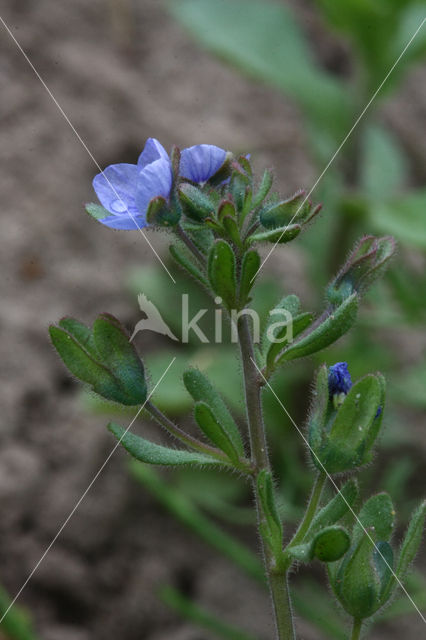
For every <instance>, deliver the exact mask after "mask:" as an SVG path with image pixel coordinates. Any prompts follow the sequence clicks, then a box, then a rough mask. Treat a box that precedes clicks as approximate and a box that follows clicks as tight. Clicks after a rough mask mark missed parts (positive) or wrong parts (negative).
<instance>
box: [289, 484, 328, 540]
mask: <svg viewBox="0 0 426 640" xmlns="http://www.w3.org/2000/svg"><path fill="white" fill-rule="evenodd" d="M326 479H327V476H326V474H325V473H324V472H320V473H318V475H317V477H316V479H315V482H314V486H313V488H312V493H311V497H310V498H309V503H308V508H307V509H306V511H305V515H304V516H303V520H302V522H301V523H300V525H299V528H298V530H297V531H296V533H295V535H294V537H293V539H292V541H291V542H290V545H296V544H299V543H300V542H303V538H304V537H305V535H306V533H307V531H308V529H309V527H310V526H311V523H312V520H313V519H314V517H315V514H316V511H317V508H318V504H319V501H320V499H321V494H322V490H323V488H324V484H325V481H326ZM290 545H289V546H290Z"/></svg>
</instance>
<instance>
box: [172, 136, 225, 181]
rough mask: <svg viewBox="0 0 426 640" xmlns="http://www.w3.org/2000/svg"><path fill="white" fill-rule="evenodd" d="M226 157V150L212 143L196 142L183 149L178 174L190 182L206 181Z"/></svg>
mask: <svg viewBox="0 0 426 640" xmlns="http://www.w3.org/2000/svg"><path fill="white" fill-rule="evenodd" d="M225 159H226V151H225V150H224V149H220V147H215V146H214V145H212V144H197V145H195V146H194V147H188V149H184V150H183V151H182V154H181V160H180V175H181V177H182V178H186V179H187V180H192V182H197V183H202V182H207V180H209V179H210V178H211V177H212V176H214V174H215V173H217V172H218V171H219V169H220V168H221V166H222V165H223V163H224V162H225Z"/></svg>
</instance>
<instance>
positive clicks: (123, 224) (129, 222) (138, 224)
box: [98, 213, 147, 231]
mask: <svg viewBox="0 0 426 640" xmlns="http://www.w3.org/2000/svg"><path fill="white" fill-rule="evenodd" d="M98 222H102V224H104V225H106V226H107V227H110V228H111V229H126V230H128V231H131V230H133V229H142V228H143V227H146V226H147V222H146V220H145V216H133V217H131V216H129V215H128V214H127V213H125V214H123V215H121V216H109V217H108V218H101V219H100V220H98Z"/></svg>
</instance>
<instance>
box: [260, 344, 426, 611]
mask: <svg viewBox="0 0 426 640" xmlns="http://www.w3.org/2000/svg"><path fill="white" fill-rule="evenodd" d="M250 360H251V361H252V364H253V365H254V367H255V368H256V369H257V371H258V373H260V375H261V376H262V378H263V380H264V381H265V383H266V385H267V387H268V389H270V390H271V392H272V394H273V396H274V398H275V399H276V401H277V402H278V404H279V405H280V407H281V408H282V409H283V411H284V412H285V413H286V415H287V417H288V418H289V419H290V420H291V422H292V424H293V426H294V427H295V428H296V430H297V432H298V434H299V435H300V437H301V438H302V439H303V441H304V443H305V444H306V446H307V447H308V449H309V451H310V452H311V453H312V455H313V456H315V459H316V460H317V462H318V464H319V465H320V466H321V468H322V470H323V471H324V473H325V474H326V476H327V479H328V480H330V482H331V484H332V485H333V487H334V488H335V489H336V491H337V493H338V494H339V495H340V497H341V498H342V499H343V501H344V502H345V504H346V506H347V507H348V508H349V510H350V512H351V513H352V515H353V516H354V517H355V519H356V521H357V522H358V524H359V525H360V527H361V528H362V530H363V531H364V533H365V534H366V536H367V537H368V539H369V540H370V542H371V543H372V544H373V545H374V547H375V548H376V551H377V552H378V553H379V555H380V556H381V558H382V560H383V561H384V563H385V564H386V566H387V567H388V569H389V570H390V572H391V573H392V575H393V577H394V578H395V580H396V581H397V582H398V584H399V586H400V587H401V589H402V590H403V592H404V593H405V595H406V596H407V598H408V599H409V601H410V602H411V604H412V605H413V607H414V608H415V610H416V611H417V613H418V614H419V616H420V617H421V619H422V620H423V622H424V623H425V624H426V618H425V617H424V616H423V614H422V612H421V611H420V609H419V608H418V606H417V605H416V603H415V602H414V600H413V599H412V597H411V596H410V594H409V593H408V591H407V589H406V588H405V587H404V585H403V584H402V582H401V580H400V579H399V578H398V576H397V575H396V573H395V572H394V570H393V569H392V567H391V566H390V564H389V563H388V561H387V560H386V558H385V556H384V555H383V554H382V552H381V551H380V549H379V548H378V547H377V546H376V544H375V542H374V540H373V538H372V537H371V536H370V534H369V533H368V531H367V529H366V528H365V527H364V525H363V524H362V522H361V520H360V519H359V517H358V515H357V514H356V513H355V511H354V510H353V509H352V507H351V505H350V504H349V502H348V501H347V500H346V498H345V496H344V495H343V493H342V492H341V491H340V489H339V487H338V486H337V484H336V483H335V481H334V478H333V477H332V476H331V475H330V474H329V473H328V471H327V469H326V468H325V467H324V465H323V463H322V462H321V460H320V459H319V458H318V456H317V454H316V453H315V451H314V450H313V449H312V447H311V446H310V444H309V442H308V440H307V439H306V437H305V435H304V433H303V431H302V430H301V429H299V427H298V426H297V424H296V423H295V421H294V420H293V418H292V417H291V415H290V414H289V412H288V411H287V409H286V408H285V406H284V405H283V403H282V402H281V400H280V399H279V397H278V396H277V394H276V393H275V391H274V389H273V388H272V387H271V385H270V384H269V382H268V380H267V379H266V378H265V376H264V375H263V373H262V371H261V370H260V369H259V367H258V366H257V363H256V362H255V361H254V360H253V358H252V357H251V356H250Z"/></svg>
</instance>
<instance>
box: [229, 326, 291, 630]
mask: <svg viewBox="0 0 426 640" xmlns="http://www.w3.org/2000/svg"><path fill="white" fill-rule="evenodd" d="M238 338H239V343H240V350H241V359H242V363H243V372H244V389H245V399H246V408H247V423H248V429H249V437H250V446H251V456H252V463H253V466H254V467H255V469H256V473H259V472H260V471H262V470H263V469H267V470H268V471H269V470H270V463H269V457H268V450H267V445H266V437H265V428H264V424H263V414H262V403H261V387H262V381H261V379H260V377H259V374H258V371H257V369H256V366H255V364H254V351H253V343H252V338H251V333H250V327H249V322H248V317H247V315H244V314H243V315H240V317H239V320H238ZM254 493H255V498H256V508H257V514H258V522H259V531H260V532H262V530H264V529H265V527H264V526H262V525H265V516H264V514H263V512H262V507H261V502H260V497H259V495H258V492H257V489H256V481H255V489H254ZM261 541H262V548H263V557H264V562H265V570H266V574H267V577H268V583H269V589H270V592H271V597H272V603H273V609H274V615H275V623H276V632H277V635H276V637H277V639H278V640H294V638H295V635H294V629H293V618H292V612H291V604H290V598H289V594H288V588H287V575H286V567H285V566H284V565H283V563H282V561H281V558H276V557H275V556H274V554H273V552H272V550H271V547H270V545H269V544H268V540H267V539H265V537H263V536H262V533H261Z"/></svg>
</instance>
